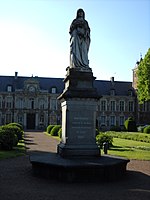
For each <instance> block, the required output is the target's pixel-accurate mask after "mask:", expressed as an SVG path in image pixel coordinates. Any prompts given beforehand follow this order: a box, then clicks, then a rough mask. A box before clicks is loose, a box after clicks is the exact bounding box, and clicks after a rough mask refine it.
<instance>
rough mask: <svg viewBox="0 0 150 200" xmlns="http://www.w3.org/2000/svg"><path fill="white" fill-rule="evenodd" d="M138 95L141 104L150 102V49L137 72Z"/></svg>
mask: <svg viewBox="0 0 150 200" xmlns="http://www.w3.org/2000/svg"><path fill="white" fill-rule="evenodd" d="M137 76H138V81H137V89H138V90H137V93H138V100H139V103H141V104H143V103H144V101H149V100H150V48H149V49H148V52H147V53H146V55H145V57H144V59H143V60H141V61H140V64H139V66H138V71H137Z"/></svg>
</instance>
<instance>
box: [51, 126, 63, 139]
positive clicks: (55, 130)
mask: <svg viewBox="0 0 150 200" xmlns="http://www.w3.org/2000/svg"><path fill="white" fill-rule="evenodd" d="M60 128H61V125H55V126H54V127H53V128H52V130H51V132H50V134H51V136H58V132H59V129H60Z"/></svg>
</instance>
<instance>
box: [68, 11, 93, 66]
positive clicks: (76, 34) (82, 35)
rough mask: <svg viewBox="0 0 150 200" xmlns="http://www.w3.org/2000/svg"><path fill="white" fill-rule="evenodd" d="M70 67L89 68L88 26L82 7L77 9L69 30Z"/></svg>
mask: <svg viewBox="0 0 150 200" xmlns="http://www.w3.org/2000/svg"><path fill="white" fill-rule="evenodd" d="M69 33H70V35H71V38H70V67H73V68H75V67H77V68H89V60H88V51H89V46H90V28H89V25H88V22H87V21H86V20H85V13H84V11H83V10H82V9H79V10H78V11H77V17H76V19H74V20H73V22H72V24H71V26H70V31H69Z"/></svg>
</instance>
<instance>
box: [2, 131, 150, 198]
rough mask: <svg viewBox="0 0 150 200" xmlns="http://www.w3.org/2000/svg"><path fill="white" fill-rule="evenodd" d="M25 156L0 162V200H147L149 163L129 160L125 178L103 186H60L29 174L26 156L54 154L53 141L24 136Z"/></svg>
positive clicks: (77, 184)
mask: <svg viewBox="0 0 150 200" xmlns="http://www.w3.org/2000/svg"><path fill="white" fill-rule="evenodd" d="M25 139H26V147H27V155H26V156H21V157H17V158H11V159H5V160H1V161H0V199H1V200H9V199H10V200H16V199H19V200H80V199H82V200H101V199H103V200H134V199H135V200H149V199H150V161H137V160H131V161H130V163H128V165H127V174H126V177H125V179H123V180H120V181H115V182H107V183H106V182H105V183H101V182H100V183H64V182H58V181H54V180H47V179H43V178H37V177H34V176H33V175H32V166H31V164H30V162H29V154H31V153H33V152H35V151H53V152H55V151H56V145H57V143H58V142H57V141H56V140H54V139H50V137H48V136H47V135H44V134H43V133H32V132H28V133H25Z"/></svg>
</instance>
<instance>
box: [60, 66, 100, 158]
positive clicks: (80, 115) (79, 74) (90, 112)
mask: <svg viewBox="0 0 150 200" xmlns="http://www.w3.org/2000/svg"><path fill="white" fill-rule="evenodd" d="M94 80H95V77H93V73H92V71H91V70H90V69H88V70H83V71H82V70H78V69H76V68H69V69H68V71H67V76H66V78H65V79H64V82H65V89H64V91H63V93H62V94H61V95H60V96H59V100H61V107H62V141H61V143H60V144H59V145H58V153H59V154H60V155H61V156H63V157H65V156H100V151H99V148H98V146H97V144H96V140H95V132H96V110H97V99H98V98H99V97H98V95H97V91H96V89H95V88H94V87H93V81H94Z"/></svg>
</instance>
